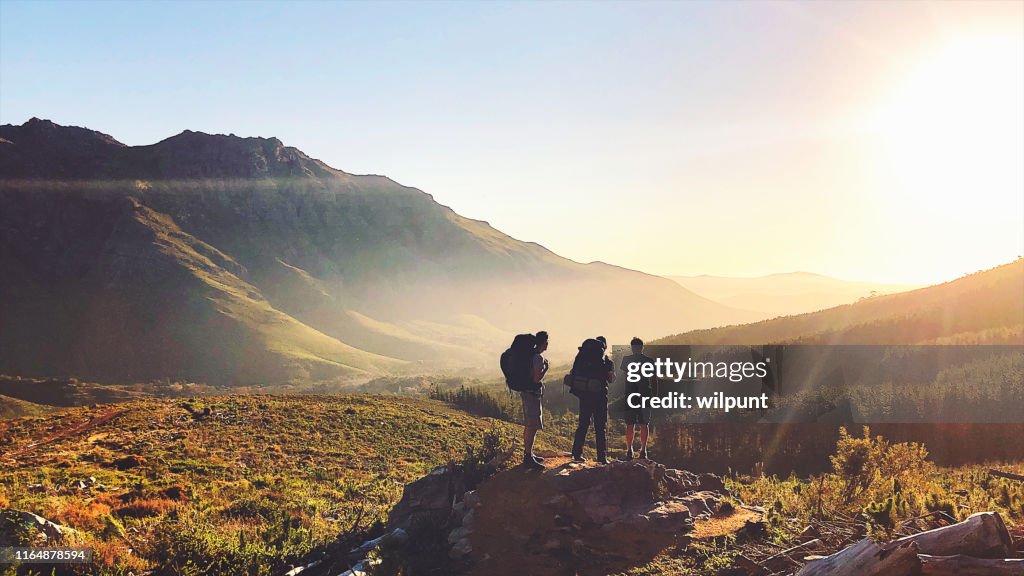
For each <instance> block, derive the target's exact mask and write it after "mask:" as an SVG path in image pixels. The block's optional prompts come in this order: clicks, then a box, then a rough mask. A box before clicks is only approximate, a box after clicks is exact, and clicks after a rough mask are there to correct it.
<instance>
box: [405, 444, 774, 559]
mask: <svg viewBox="0 0 1024 576" xmlns="http://www.w3.org/2000/svg"><path fill="white" fill-rule="evenodd" d="M545 466H546V469H545V470H544V471H542V472H534V471H528V470H524V469H522V468H514V469H512V470H509V471H507V472H503V473H501V474H498V475H496V476H494V477H492V478H491V479H489V480H487V481H486V482H484V483H483V484H482V485H481V486H480V487H479V488H478V489H477V490H474V491H469V492H465V493H460V492H459V490H458V486H459V482H458V476H457V474H452V473H449V472H448V471H447V470H446V469H444V468H438V469H435V470H434V471H433V472H432V473H431V474H429V475H428V476H426V477H424V478H422V479H420V480H418V481H417V482H414V483H412V484H409V485H408V486H407V487H406V489H405V492H404V494H403V498H402V500H401V502H400V503H399V504H398V505H397V506H396V507H395V509H394V512H393V513H392V525H393V527H396V528H399V527H407V526H408V525H409V524H410V523H411V522H413V521H414V519H415V518H416V517H417V516H420V515H423V516H433V517H434V518H435V519H444V518H447V519H448V520H449V522H448V524H447V525H448V526H449V532H448V536H447V542H448V546H449V558H450V559H451V560H453V561H454V563H455V565H456V566H458V569H459V570H460V571H464V572H467V573H472V574H488V575H495V574H498V575H500V574H536V575H543V574H552V575H554V574H605V573H608V572H609V571H613V572H614V571H617V570H626V569H628V568H630V567H633V566H639V565H643V564H645V563H646V562H648V561H650V560H651V559H652V558H653V557H654V556H656V555H657V554H658V553H660V552H662V551H663V550H665V549H666V548H668V547H670V546H673V545H680V544H683V543H685V542H687V540H688V538H689V536H688V534H690V533H691V531H693V530H694V528H695V527H698V526H700V525H701V523H710V522H721V523H722V524H723V525H726V524H727V525H730V526H731V528H730V530H732V531H739V530H742V529H743V528H745V527H748V526H749V525H750V524H752V523H758V522H759V521H760V520H761V513H760V511H759V509H756V508H753V507H745V506H743V505H742V504H740V503H738V502H736V501H735V500H734V499H733V498H732V497H731V496H730V495H729V493H728V491H727V490H726V488H725V486H724V485H723V483H722V481H721V479H719V478H718V477H716V476H713V475H711V474H693V473H690V472H686V471H682V470H674V469H671V468H666V467H665V466H663V465H661V464H658V463H656V462H653V461H649V460H634V461H631V462H614V463H611V464H609V465H606V466H599V465H596V464H593V463H573V462H570V461H569V460H568V459H567V458H565V457H553V458H549V459H548V461H547V462H545ZM723 520H724V522H723ZM413 544H415V543H413Z"/></svg>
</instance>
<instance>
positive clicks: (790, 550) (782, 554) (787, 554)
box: [761, 538, 821, 566]
mask: <svg viewBox="0 0 1024 576" xmlns="http://www.w3.org/2000/svg"><path fill="white" fill-rule="evenodd" d="M818 544H821V540H818V539H817V538H815V539H814V540H808V541H807V542H804V543H803V544H797V545H796V546H793V547H792V548H787V549H785V550H783V551H782V552H779V553H778V554H775V555H774V556H769V557H768V558H765V559H764V560H761V565H762V566H763V565H765V564H769V563H771V562H773V561H775V560H778V559H780V558H784V559H786V560H789V561H790V562H792V563H793V564H796V565H797V566H799V565H800V563H799V562H797V561H796V560H793V558H792V557H791V556H790V554H792V553H793V552H796V551H797V550H802V549H804V548H810V547H811V546H817V545H818Z"/></svg>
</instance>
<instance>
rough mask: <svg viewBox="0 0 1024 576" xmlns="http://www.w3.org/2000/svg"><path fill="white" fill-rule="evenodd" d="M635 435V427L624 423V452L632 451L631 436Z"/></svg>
mask: <svg viewBox="0 0 1024 576" xmlns="http://www.w3.org/2000/svg"><path fill="white" fill-rule="evenodd" d="M635 435H636V428H635V427H634V425H633V424H626V453H627V454H631V453H632V452H633V438H634V437H635Z"/></svg>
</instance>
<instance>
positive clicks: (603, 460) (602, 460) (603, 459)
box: [597, 456, 608, 464]
mask: <svg viewBox="0 0 1024 576" xmlns="http://www.w3.org/2000/svg"><path fill="white" fill-rule="evenodd" d="M597 463H598V464H607V463H608V457H607V456H598V457H597Z"/></svg>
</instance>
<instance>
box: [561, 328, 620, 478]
mask: <svg viewBox="0 0 1024 576" xmlns="http://www.w3.org/2000/svg"><path fill="white" fill-rule="evenodd" d="M607 348H608V344H607V341H605V340H604V337H603V336H598V337H597V338H588V339H586V340H584V341H583V344H582V345H580V347H579V352H578V353H577V354H576V359H575V360H574V361H573V363H572V371H571V372H569V375H570V378H571V393H572V394H573V395H574V396H576V397H577V398H579V400H580V421H579V424H578V425H577V426H576V437H575V439H574V441H573V445H572V459H573V461H574V462H583V461H584V458H583V443H584V442H585V441H586V439H587V428H589V427H590V422H591V421H593V422H594V436H595V439H596V442H597V461H598V462H599V463H601V464H607V463H608V446H607V440H606V437H605V429H606V427H607V425H608V384H609V383H611V382H613V381H614V380H615V364H613V363H612V361H611V360H610V359H608V357H607V356H605V354H604V353H605V350H607Z"/></svg>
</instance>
